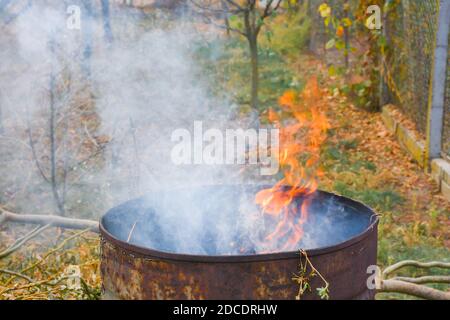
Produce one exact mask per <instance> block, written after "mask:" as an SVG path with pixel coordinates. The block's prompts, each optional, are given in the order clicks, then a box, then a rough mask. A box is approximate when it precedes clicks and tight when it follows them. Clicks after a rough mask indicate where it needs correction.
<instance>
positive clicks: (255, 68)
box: [248, 35, 259, 110]
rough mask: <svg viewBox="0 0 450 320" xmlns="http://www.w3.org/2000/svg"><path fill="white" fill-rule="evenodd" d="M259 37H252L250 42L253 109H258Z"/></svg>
mask: <svg viewBox="0 0 450 320" xmlns="http://www.w3.org/2000/svg"><path fill="white" fill-rule="evenodd" d="M257 38H258V35H250V36H249V39H248V42H249V46H250V59H251V60H250V63H251V68H252V75H251V102H250V104H251V107H252V108H253V109H255V110H257V109H258V104H259V101H258V89H259V61H258V42H257Z"/></svg>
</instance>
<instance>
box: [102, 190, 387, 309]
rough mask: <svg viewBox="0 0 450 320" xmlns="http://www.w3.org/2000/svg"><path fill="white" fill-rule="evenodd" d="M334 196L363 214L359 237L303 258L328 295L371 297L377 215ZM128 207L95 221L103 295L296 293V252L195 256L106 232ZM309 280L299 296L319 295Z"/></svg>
mask: <svg viewBox="0 0 450 320" xmlns="http://www.w3.org/2000/svg"><path fill="white" fill-rule="evenodd" d="M323 194H326V193H323ZM333 196H334V197H338V198H339V201H343V202H345V203H346V204H348V205H349V206H351V207H352V208H354V209H355V208H356V209H357V210H358V211H360V212H361V214H364V215H368V217H370V218H369V220H368V221H369V223H368V224H367V226H365V228H364V231H363V232H361V233H359V234H358V235H356V236H354V237H352V238H350V239H348V240H346V241H344V242H341V243H339V244H336V245H334V246H329V247H326V248H321V249H313V250H307V256H308V257H309V259H310V260H311V262H312V264H313V265H314V267H315V268H316V269H317V270H318V271H319V272H320V273H321V275H322V276H323V277H324V278H325V279H326V281H327V282H328V283H329V284H330V286H329V293H330V299H373V298H374V294H375V293H374V291H373V290H369V289H368V287H367V279H368V276H369V275H368V274H367V268H368V266H370V265H375V264H376V258H377V225H378V218H377V217H376V216H375V215H374V214H373V212H372V211H371V210H370V209H369V208H367V207H366V206H364V205H362V204H360V203H358V202H355V201H353V200H349V199H346V198H343V197H339V196H335V195H333ZM127 207H130V205H129V204H125V205H123V206H122V207H120V208H115V209H112V210H111V211H110V212H108V213H107V214H106V215H105V216H104V217H103V218H102V220H101V223H100V230H101V234H102V242H101V250H102V254H101V273H102V277H103V288H104V296H105V298H108V299H111V298H117V299H152V300H153V299H225V300H229V299H277V300H279V299H295V297H296V296H297V295H298V291H299V284H298V283H297V282H296V281H294V280H293V275H294V274H298V272H299V264H300V258H301V257H300V253H299V252H281V253H272V254H254V255H246V256H239V255H238V256H208V255H197V256H196V255H185V254H177V253H168V252H162V251H156V250H152V249H150V248H143V247H140V246H137V245H134V244H130V243H127V242H126V241H122V240H119V239H118V237H116V236H115V235H114V234H112V233H111V232H110V230H108V227H109V224H108V219H109V218H110V216H111V215H117V214H118V213H120V212H122V211H123V209H124V208H127ZM131 207H132V206H131ZM303 261H304V259H303ZM308 271H309V269H308ZM308 283H309V284H310V286H311V288H312V290H311V292H306V293H305V294H303V295H302V297H301V299H305V300H308V299H320V297H319V296H318V294H317V291H316V289H317V288H320V287H323V285H324V283H323V281H322V280H321V279H320V277H318V276H316V277H313V278H311V279H309V280H308Z"/></svg>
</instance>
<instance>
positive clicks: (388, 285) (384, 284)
mask: <svg viewBox="0 0 450 320" xmlns="http://www.w3.org/2000/svg"><path fill="white" fill-rule="evenodd" d="M378 292H397V293H404V294H407V295H410V296H415V297H418V298H422V299H428V300H450V292H444V291H440V290H436V289H433V288H429V287H426V286H421V285H418V284H414V283H410V282H405V281H399V280H393V279H389V280H382V281H381V288H380V289H379V290H378Z"/></svg>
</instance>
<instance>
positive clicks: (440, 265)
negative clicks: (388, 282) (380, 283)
mask: <svg viewBox="0 0 450 320" xmlns="http://www.w3.org/2000/svg"><path fill="white" fill-rule="evenodd" d="M404 267H416V268H426V269H429V268H444V269H450V262H440V261H432V262H419V261H414V260H405V261H400V262H398V263H396V264H393V265H392V266H390V267H387V268H386V269H385V270H384V271H383V277H386V276H388V275H389V274H392V273H393V272H394V271H397V270H399V269H401V268H404Z"/></svg>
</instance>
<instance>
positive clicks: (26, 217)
mask: <svg viewBox="0 0 450 320" xmlns="http://www.w3.org/2000/svg"><path fill="white" fill-rule="evenodd" d="M0 212H1V214H0V222H1V221H3V223H5V222H16V223H25V224H38V225H50V226H52V227H60V228H65V229H77V230H84V229H89V230H90V231H92V232H96V233H98V232H99V230H98V222H97V221H93V220H85V219H73V218H65V217H59V216H50V215H36V214H17V213H13V212H9V211H7V210H5V209H2V208H0Z"/></svg>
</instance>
